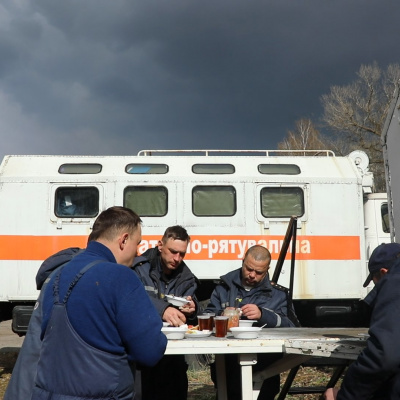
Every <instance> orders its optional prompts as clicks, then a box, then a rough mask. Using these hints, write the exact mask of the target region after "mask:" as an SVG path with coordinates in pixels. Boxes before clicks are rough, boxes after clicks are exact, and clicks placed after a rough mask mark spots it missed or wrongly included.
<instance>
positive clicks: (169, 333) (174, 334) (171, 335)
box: [161, 326, 187, 339]
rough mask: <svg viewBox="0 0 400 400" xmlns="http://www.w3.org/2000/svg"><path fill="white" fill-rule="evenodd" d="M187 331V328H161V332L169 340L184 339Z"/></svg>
mask: <svg viewBox="0 0 400 400" xmlns="http://www.w3.org/2000/svg"><path fill="white" fill-rule="evenodd" d="M186 331H187V326H185V327H184V328H182V327H175V326H164V327H162V328H161V332H162V333H164V335H165V336H166V337H167V339H183V338H184V337H185V333H186Z"/></svg>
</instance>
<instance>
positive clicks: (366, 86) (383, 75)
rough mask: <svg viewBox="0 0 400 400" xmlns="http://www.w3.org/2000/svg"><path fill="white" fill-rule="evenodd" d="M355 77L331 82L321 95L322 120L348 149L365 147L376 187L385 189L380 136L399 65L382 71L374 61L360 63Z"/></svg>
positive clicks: (398, 73) (397, 75)
mask: <svg viewBox="0 0 400 400" xmlns="http://www.w3.org/2000/svg"><path fill="white" fill-rule="evenodd" d="M357 76H358V78H357V80H356V81H354V82H353V83H351V84H349V85H345V86H332V87H331V89H330V90H331V91H330V93H329V94H327V95H324V96H322V98H321V100H322V104H323V107H324V115H323V121H324V122H325V123H326V125H327V126H328V127H329V128H331V130H332V131H333V133H334V135H335V136H336V137H337V138H338V139H339V138H341V139H342V140H343V139H344V142H345V143H347V145H348V150H353V149H360V150H364V151H365V152H366V153H367V154H368V156H369V158H370V166H371V170H372V171H373V172H374V175H375V183H376V189H378V190H384V179H382V177H383V176H384V173H383V157H382V147H381V143H380V136H381V132H382V128H383V124H384V122H385V119H386V114H387V111H388V108H389V106H390V103H391V100H392V98H393V94H394V91H395V86H396V82H398V81H399V79H400V65H399V64H391V65H389V66H388V67H387V69H386V71H382V70H381V68H380V67H379V66H378V65H377V63H376V62H375V63H373V64H372V65H362V66H361V67H360V70H359V71H358V73H357Z"/></svg>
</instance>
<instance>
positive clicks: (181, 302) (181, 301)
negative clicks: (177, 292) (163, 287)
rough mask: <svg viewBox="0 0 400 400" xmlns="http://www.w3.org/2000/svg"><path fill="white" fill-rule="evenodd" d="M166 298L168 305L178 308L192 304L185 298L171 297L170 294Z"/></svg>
mask: <svg viewBox="0 0 400 400" xmlns="http://www.w3.org/2000/svg"><path fill="white" fill-rule="evenodd" d="M165 297H166V298H167V301H168V303H171V304H172V305H174V306H178V307H182V306H184V305H185V304H189V303H190V301H189V300H187V299H185V298H184V297H178V296H171V295H170V294H166V295H165Z"/></svg>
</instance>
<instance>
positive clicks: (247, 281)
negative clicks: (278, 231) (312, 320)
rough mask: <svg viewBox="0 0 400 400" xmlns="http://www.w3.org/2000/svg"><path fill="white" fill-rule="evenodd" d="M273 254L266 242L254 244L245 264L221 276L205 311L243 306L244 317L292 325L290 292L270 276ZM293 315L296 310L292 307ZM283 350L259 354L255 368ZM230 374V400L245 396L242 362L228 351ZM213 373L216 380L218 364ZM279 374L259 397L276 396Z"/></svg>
mask: <svg viewBox="0 0 400 400" xmlns="http://www.w3.org/2000/svg"><path fill="white" fill-rule="evenodd" d="M270 262H271V254H270V252H269V251H268V249H266V248H265V247H263V246H259V245H256V246H253V247H250V248H249V249H248V250H247V252H246V254H245V257H244V259H243V263H242V267H241V268H239V269H237V270H234V271H231V272H229V273H228V274H226V275H224V276H221V278H220V279H221V283H220V284H218V285H217V286H216V288H215V289H214V291H213V293H212V295H211V299H210V303H209V304H208V306H207V308H206V310H205V312H213V313H215V314H216V315H219V314H222V312H223V311H224V309H225V308H226V307H235V308H238V307H239V308H240V309H241V313H242V317H241V318H245V319H251V320H255V321H256V323H255V324H254V326H262V325H264V324H267V328H279V327H292V326H295V323H294V322H292V321H291V319H290V318H289V317H288V311H289V305H288V301H287V294H286V293H285V291H284V290H283V289H281V288H280V287H278V286H272V285H271V282H270V280H269V276H268V270H269V266H270ZM290 311H291V312H292V313H293V315H295V314H294V310H290ZM281 356H282V355H281V354H259V355H258V357H257V358H258V360H257V364H256V365H255V366H253V372H257V371H261V370H263V369H264V368H266V367H267V366H268V365H269V364H271V363H272V362H273V361H276V360H277V359H279V358H280V357H281ZM225 357H226V360H225V365H226V376H227V390H228V398H229V400H236V399H238V400H239V399H241V387H240V385H241V378H240V366H239V364H238V360H237V356H236V355H231V354H229V355H226V356H225ZM211 367H212V368H211V374H212V377H213V380H214V382H215V369H214V364H212V365H211ZM279 389H280V379H279V375H276V376H274V377H272V378H269V379H266V380H265V381H264V382H263V385H262V387H261V390H260V394H259V396H258V399H259V400H261V399H262V400H270V399H271V400H272V399H274V398H275V395H276V394H277V393H279Z"/></svg>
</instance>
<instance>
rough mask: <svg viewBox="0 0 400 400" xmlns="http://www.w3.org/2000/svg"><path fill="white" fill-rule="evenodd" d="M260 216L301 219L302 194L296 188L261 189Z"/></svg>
mask: <svg viewBox="0 0 400 400" xmlns="http://www.w3.org/2000/svg"><path fill="white" fill-rule="evenodd" d="M260 195H261V214H262V215H263V216H264V217H265V218H274V217H275V218H282V217H287V218H290V217H292V216H296V217H301V216H302V215H303V214H304V192H303V190H302V189H301V188H298V187H265V188H262V189H261V192H260Z"/></svg>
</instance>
